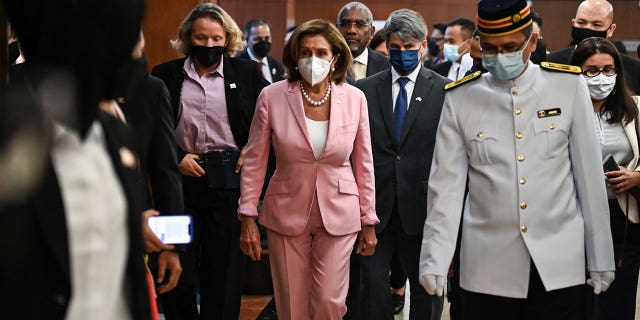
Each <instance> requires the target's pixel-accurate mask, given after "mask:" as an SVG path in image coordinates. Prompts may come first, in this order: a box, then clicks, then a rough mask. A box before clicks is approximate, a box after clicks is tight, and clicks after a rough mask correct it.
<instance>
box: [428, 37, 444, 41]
mask: <svg viewBox="0 0 640 320" xmlns="http://www.w3.org/2000/svg"><path fill="white" fill-rule="evenodd" d="M431 40H432V41H433V42H440V41H444V38H431Z"/></svg>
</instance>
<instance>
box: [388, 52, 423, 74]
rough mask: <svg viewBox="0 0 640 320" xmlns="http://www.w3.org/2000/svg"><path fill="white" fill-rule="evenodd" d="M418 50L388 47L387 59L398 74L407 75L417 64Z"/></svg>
mask: <svg viewBox="0 0 640 320" xmlns="http://www.w3.org/2000/svg"><path fill="white" fill-rule="evenodd" d="M418 50H419V49H416V50H398V49H390V50H389V61H390V62H391V65H392V66H393V68H394V69H396V71H397V72H398V73H399V74H400V75H402V76H405V75H408V74H409V73H411V71H413V70H415V69H416V67H417V66H418V62H419V61H418Z"/></svg>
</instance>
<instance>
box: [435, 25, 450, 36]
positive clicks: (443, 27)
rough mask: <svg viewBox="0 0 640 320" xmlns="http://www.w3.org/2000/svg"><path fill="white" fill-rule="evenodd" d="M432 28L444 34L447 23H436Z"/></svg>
mask: <svg viewBox="0 0 640 320" xmlns="http://www.w3.org/2000/svg"><path fill="white" fill-rule="evenodd" d="M433 28H434V29H438V30H439V31H440V33H442V34H444V33H445V31H447V24H446V23H436V24H434V25H433Z"/></svg>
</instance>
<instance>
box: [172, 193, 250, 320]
mask: <svg viewBox="0 0 640 320" xmlns="http://www.w3.org/2000/svg"><path fill="white" fill-rule="evenodd" d="M239 195H240V193H239V190H238V189H230V190H226V189H222V188H216V189H209V190H208V191H207V203H206V205H203V204H202V203H198V204H196V205H193V204H190V203H188V202H187V203H186V205H185V210H186V214H190V215H192V216H193V220H194V237H193V241H192V243H191V244H190V245H187V248H186V252H184V253H183V254H181V255H180V263H181V264H182V275H181V276H180V281H179V283H178V286H177V287H176V289H174V290H172V291H171V292H169V293H167V294H163V295H161V296H160V298H161V299H160V301H161V303H162V309H163V311H164V314H165V318H166V319H167V320H176V319H180V320H181V319H189V320H190V319H197V309H196V298H195V297H196V292H197V289H196V288H199V292H200V319H224V320H227V319H229V320H236V319H238V315H239V313H240V298H241V295H242V286H243V281H244V270H245V265H246V259H245V255H244V254H243V253H242V252H241V251H240V222H239V220H238V218H237V208H238V198H239ZM185 199H188V197H186V196H185Z"/></svg>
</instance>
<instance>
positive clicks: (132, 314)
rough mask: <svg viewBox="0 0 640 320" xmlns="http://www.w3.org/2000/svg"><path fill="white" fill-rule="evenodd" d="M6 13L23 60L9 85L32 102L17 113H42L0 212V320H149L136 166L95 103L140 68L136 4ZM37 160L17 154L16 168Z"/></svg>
mask: <svg viewBox="0 0 640 320" xmlns="http://www.w3.org/2000/svg"><path fill="white" fill-rule="evenodd" d="M6 6H7V7H6V8H7V13H8V17H9V20H10V21H11V24H12V26H13V28H14V30H15V31H16V35H17V37H18V38H19V39H20V46H21V48H22V52H23V53H24V55H25V58H26V59H27V61H28V63H27V64H28V66H25V69H24V74H23V76H24V77H22V78H21V80H20V81H18V82H17V83H16V84H15V85H17V86H20V85H26V86H27V87H28V88H29V90H28V91H27V92H29V94H32V96H31V98H32V99H33V101H34V103H35V104H37V105H38V107H39V108H37V109H35V110H34V111H35V112H34V113H33V114H31V115H29V116H30V117H38V116H41V117H43V118H44V126H45V129H44V130H43V132H44V133H43V136H42V137H41V138H42V139H46V140H48V142H49V143H50V145H49V148H48V149H46V151H45V152H44V154H43V157H44V160H43V163H44V170H43V173H44V175H43V176H42V177H41V178H40V183H39V184H38V185H37V187H36V188H35V192H33V193H29V194H28V195H23V197H24V200H23V201H18V202H15V203H13V204H11V205H8V206H7V205H5V206H3V207H2V211H0V229H1V232H0V243H1V245H0V246H1V247H0V259H1V260H2V261H3V263H2V264H1V265H0V283H1V284H0V289H1V290H2V291H3V292H5V293H6V294H5V295H4V298H3V299H2V312H3V317H6V318H8V319H74V320H75V319H152V312H154V310H152V309H151V307H150V303H151V302H152V299H153V294H154V293H153V288H152V287H149V283H147V282H146V270H145V265H144V261H143V243H142V235H141V234H142V227H141V220H142V219H141V213H142V206H141V204H140V200H141V195H140V193H139V192H140V189H139V185H138V184H137V182H138V177H139V172H138V169H139V161H138V159H137V157H136V155H135V153H134V151H133V150H134V144H133V143H132V142H131V132H130V131H128V129H127V128H126V126H125V125H124V124H123V123H122V122H121V121H119V120H118V119H116V118H114V117H112V116H111V115H109V114H107V113H105V112H103V111H101V110H100V109H99V107H98V105H99V104H100V103H101V102H103V101H109V100H111V99H115V98H116V97H119V96H121V95H123V94H124V93H125V92H127V90H128V89H129V88H130V87H131V85H132V84H134V83H136V82H137V81H139V78H138V77H137V76H136V75H139V74H141V73H143V72H144V70H143V67H141V66H140V64H139V63H138V62H137V61H136V60H135V58H137V57H133V56H132V50H133V48H134V44H135V43H136V40H137V39H138V35H139V30H140V27H141V23H142V17H143V13H144V3H143V1H136V0H126V1H124V0H115V1H110V2H108V3H102V2H98V1H83V2H77V1H56V2H49V1H37V0H25V1H12V2H6ZM96 7H100V10H99V11H96V10H95V8H96ZM114 20H117V21H118V22H119V23H117V24H114V23H112V22H113V21H114ZM78 26H82V27H81V28H79V27H78ZM98 26H99V27H98ZM52 48H55V50H52ZM23 81H24V82H23ZM0 106H1V107H0V109H5V108H11V107H12V106H11V104H9V105H5V104H0ZM4 111H5V110H2V112H3V113H4ZM19 124H20V122H19V121H16V122H15V123H13V125H14V126H16V125H19ZM4 137H7V136H4ZM38 161H40V159H37V158H32V157H23V158H22V159H21V162H22V164H23V166H30V165H32V164H33V163H35V162H38ZM2 176H3V177H7V175H4V174H3V175H2ZM155 315H156V316H157V314H155Z"/></svg>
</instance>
